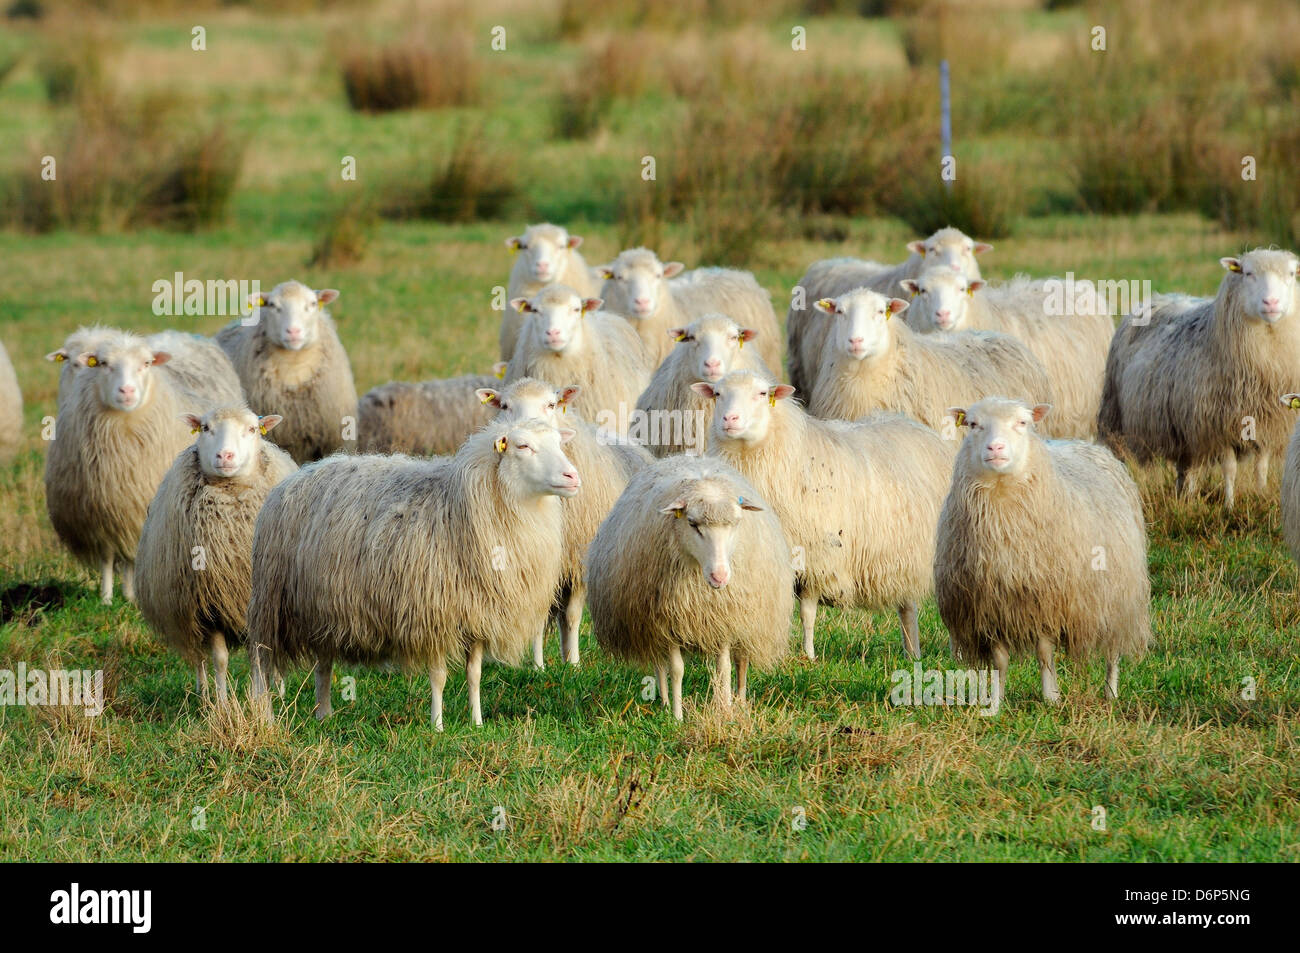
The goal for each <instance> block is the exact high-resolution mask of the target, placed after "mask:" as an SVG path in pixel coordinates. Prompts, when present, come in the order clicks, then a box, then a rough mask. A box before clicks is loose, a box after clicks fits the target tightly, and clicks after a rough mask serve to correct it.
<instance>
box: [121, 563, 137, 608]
mask: <svg viewBox="0 0 1300 953" xmlns="http://www.w3.org/2000/svg"><path fill="white" fill-rule="evenodd" d="M122 596H123V597H124V598H125V599H126V601H127V602H130V603H134V602H135V563H123V564H122Z"/></svg>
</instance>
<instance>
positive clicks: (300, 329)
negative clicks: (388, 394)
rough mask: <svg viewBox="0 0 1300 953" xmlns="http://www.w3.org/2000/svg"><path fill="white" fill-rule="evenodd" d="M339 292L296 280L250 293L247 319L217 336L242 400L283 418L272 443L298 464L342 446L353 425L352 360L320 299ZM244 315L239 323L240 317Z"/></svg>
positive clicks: (324, 301)
mask: <svg viewBox="0 0 1300 953" xmlns="http://www.w3.org/2000/svg"><path fill="white" fill-rule="evenodd" d="M338 296H339V293H338V292H337V291H335V290H334V289H332V288H327V289H324V290H321V291H313V290H312V289H311V288H308V287H307V286H306V285H304V284H300V283H299V282H297V281H286V282H284V283H282V284H279V285H276V286H275V287H274V288H273V289H271V291H270V293H269V294H265V295H254V296H253V298H252V299H251V300H250V302H249V304H250V306H251V307H252V308H253V309H254V311H253V316H252V317H251V318H238V319H236V320H234V321H232V322H231V323H230V324H228V325H227V326H226V327H224V328H222V329H221V331H220V332H218V334H217V336H216V341H217V343H218V344H219V345H221V347H222V348H223V349H224V350H225V352H226V353H227V354H228V355H229V356H230V362H231V363H232V364H234V365H235V370H236V371H238V372H239V380H240V382H241V383H242V384H243V385H244V393H245V394H246V395H247V397H248V406H249V407H251V408H252V409H253V411H254V412H256V413H259V414H261V413H272V412H274V413H278V414H280V415H281V416H283V417H284V419H285V423H284V424H282V425H281V426H280V427H278V428H277V429H276V431H275V436H274V437H273V438H272V439H273V442H274V443H275V444H276V445H277V446H279V447H282V448H283V449H284V450H285V452H286V453H288V454H289V456H291V457H293V459H294V461H295V462H297V463H299V464H302V463H307V462H310V461H312V460H319V459H320V458H321V457H323V456H326V455H328V454H331V453H333V452H334V451H336V450H339V449H343V448H344V447H345V446H346V444H348V443H350V442H352V441H351V440H348V441H345V440H344V435H345V430H347V431H348V432H350V430H351V427H355V425H356V421H355V416H356V413H357V388H356V384H355V383H353V380H352V365H351V364H350V363H349V362H348V355H347V352H346V351H344V350H343V345H342V344H341V343H340V342H339V336H338V332H337V331H336V330H335V329H334V322H333V320H331V318H330V316H329V312H328V311H326V310H325V306H326V305H327V304H329V303H330V302H331V301H333V300H335V299H336V298H337V297H338ZM246 320H247V321H249V323H248V324H245V323H244V322H245V321H246Z"/></svg>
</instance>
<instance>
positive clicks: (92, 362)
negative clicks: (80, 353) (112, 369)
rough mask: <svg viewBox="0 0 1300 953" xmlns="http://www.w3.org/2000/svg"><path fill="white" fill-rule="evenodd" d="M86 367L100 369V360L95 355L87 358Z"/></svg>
mask: <svg viewBox="0 0 1300 953" xmlns="http://www.w3.org/2000/svg"><path fill="white" fill-rule="evenodd" d="M86 366H87V367H99V358H97V357H95V355H93V354H92V355H90V357H88V358H86Z"/></svg>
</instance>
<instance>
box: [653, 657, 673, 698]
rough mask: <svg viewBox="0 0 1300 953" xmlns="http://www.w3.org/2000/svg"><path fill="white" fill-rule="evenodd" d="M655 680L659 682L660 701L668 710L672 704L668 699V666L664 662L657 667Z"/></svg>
mask: <svg viewBox="0 0 1300 953" xmlns="http://www.w3.org/2000/svg"><path fill="white" fill-rule="evenodd" d="M655 678H656V680H657V681H658V682H659V701H660V703H661V704H662V705H663V706H664V707H665V708H667V707H668V706H669V704H671V699H670V698H669V697H668V666H667V665H665V664H664V663H662V662H659V663H657V664H656V665H655Z"/></svg>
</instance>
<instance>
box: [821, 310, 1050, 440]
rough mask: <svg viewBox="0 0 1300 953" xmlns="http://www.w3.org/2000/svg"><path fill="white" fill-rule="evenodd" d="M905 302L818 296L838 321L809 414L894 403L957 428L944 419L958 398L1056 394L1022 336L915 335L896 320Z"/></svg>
mask: <svg viewBox="0 0 1300 953" xmlns="http://www.w3.org/2000/svg"><path fill="white" fill-rule="evenodd" d="M907 307H908V303H907V302H906V301H904V300H903V299H901V298H887V297H885V296H884V295H883V294H879V293H877V292H875V291H868V290H867V289H865V288H859V289H857V290H856V291H850V292H849V293H848V294H844V295H840V296H839V297H838V298H833V299H832V298H823V299H821V300H820V301H818V302H817V304H816V308H817V310H818V311H821V312H822V313H823V314H828V315H832V316H833V318H834V321H833V324H832V328H833V333H831V334H829V335H827V337H826V353H825V354H824V355H822V364H821V368H820V369H819V370H818V372H817V383H816V385H815V386H814V388H813V393H812V399H811V400H809V401H808V412H809V413H811V414H812V415H813V416H815V417H830V418H838V419H840V420H856V419H857V418H858V417H861V416H863V415H864V414H868V413H871V412H872V411H874V410H892V411H896V412H898V413H902V414H907V415H908V416H910V417H915V418H916V419H917V420H919V421H921V423H923V424H925V425H926V426H927V427H932V428H934V429H936V430H939V429H944V428H951V426H952V422H951V420H947V421H945V419H944V418H945V415H946V414H947V412H948V408H949V407H950V406H952V404H953V403H954V402H955V401H957V400H963V401H967V402H970V401H974V400H978V399H979V398H981V397H987V396H988V395H990V394H994V393H999V392H1003V393H1013V394H1023V395H1025V396H1026V397H1029V398H1033V399H1036V400H1039V401H1043V400H1048V399H1050V397H1051V385H1050V384H1049V383H1048V379H1047V373H1046V371H1044V370H1043V366H1042V365H1041V364H1040V363H1039V362H1038V361H1037V360H1036V359H1035V358H1034V356H1033V355H1032V354H1030V353H1029V349H1028V348H1027V347H1025V345H1024V344H1022V343H1021V342H1020V341H1018V340H1016V339H1015V338H1013V337H1011V336H1009V335H1006V334H995V333H992V332H988V331H969V332H966V333H963V334H951V335H950V334H942V335H925V334H917V333H916V332H914V331H913V330H912V329H911V328H909V327H908V326H907V325H906V324H904V323H903V322H902V321H894V320H891V318H892V317H893V315H896V314H901V313H903V312H905V311H906V310H907ZM954 395H964V396H962V397H956V396H954ZM965 395H968V396H965ZM951 446H952V448H953V449H954V450H955V449H956V447H955V444H951Z"/></svg>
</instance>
